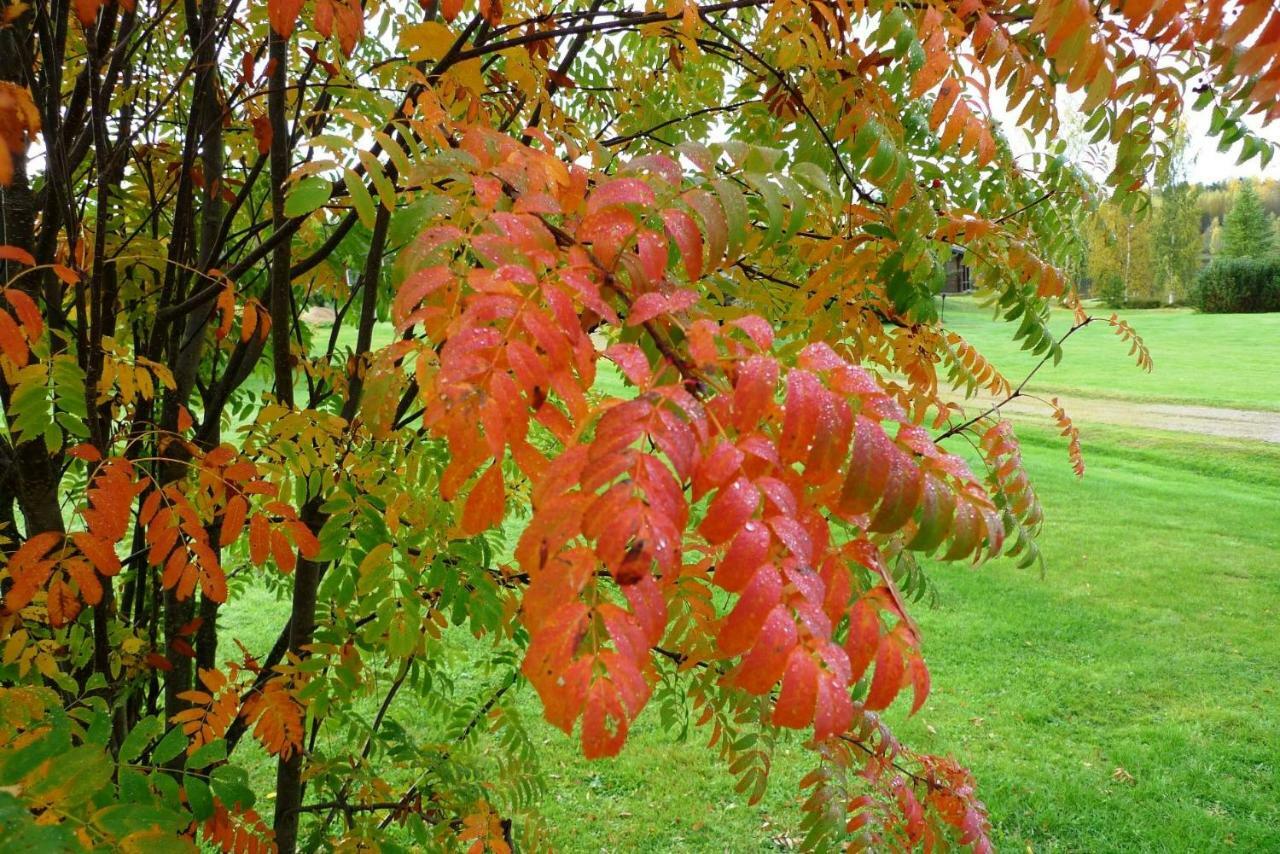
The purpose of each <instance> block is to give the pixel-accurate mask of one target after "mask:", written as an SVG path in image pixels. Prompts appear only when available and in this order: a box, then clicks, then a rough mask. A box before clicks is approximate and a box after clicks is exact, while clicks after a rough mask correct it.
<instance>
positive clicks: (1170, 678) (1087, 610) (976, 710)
mask: <svg viewBox="0 0 1280 854" xmlns="http://www.w3.org/2000/svg"><path fill="white" fill-rule="evenodd" d="M1022 433H1023V442H1024V452H1025V459H1026V462H1027V465H1028V467H1029V468H1030V469H1031V471H1032V473H1033V475H1034V476H1035V478H1036V480H1037V483H1038V485H1039V487H1040V490H1041V497H1042V500H1043V502H1044V504H1045V508H1046V512H1047V514H1048V517H1049V524H1048V527H1047V528H1046V530H1045V532H1044V534H1043V536H1042V538H1041V546H1042V548H1043V551H1044V554H1045V557H1046V559H1047V560H1048V572H1047V573H1046V575H1045V576H1044V577H1041V576H1040V574H1039V573H1037V572H1035V571H1026V570H1018V569H1015V568H1014V567H1013V566H1011V565H1010V563H1009V562H1008V561H1000V562H996V563H993V564H990V565H987V566H984V567H981V568H979V569H967V568H962V567H954V566H948V567H942V568H937V569H935V570H934V578H935V580H936V582H937V584H938V587H939V588H940V592H941V603H940V605H939V607H938V608H936V609H932V610H930V609H927V608H924V607H920V608H918V609H917V612H916V615H917V617H918V619H919V621H920V623H921V625H922V628H923V630H924V634H925V643H926V647H925V649H926V654H927V657H928V660H929V662H930V666H931V668H932V670H933V676H934V679H933V684H934V692H933V695H932V697H931V698H930V701H929V703H928V705H927V706H926V707H925V709H924V710H923V711H922V712H921V713H920V714H919V715H918V716H917V717H916V718H914V719H912V720H909V721H903V720H901V718H902V712H901V710H894V714H893V715H892V717H894V718H895V719H897V720H896V723H897V725H898V727H899V731H900V735H902V736H903V737H904V739H906V740H907V742H908V743H910V744H913V745H915V746H917V747H920V748H923V749H929V750H931V751H934V752H940V753H951V754H954V755H956V756H958V757H961V758H962V759H963V760H965V761H966V762H967V763H968V764H969V765H970V766H971V767H972V769H973V770H974V772H975V774H976V775H977V778H978V781H979V784H980V787H981V791H982V794H983V796H984V798H985V800H986V802H987V804H988V807H989V808H990V810H991V815H992V819H993V822H994V825H995V830H996V838H997V841H998V842H999V843H1001V847H1004V848H1007V849H1010V850H1013V849H1018V850H1024V849H1025V848H1026V846H1027V845H1030V846H1031V847H1032V848H1033V849H1034V850H1036V851H1044V850H1062V851H1100V850H1201V851H1203V850H1222V849H1224V848H1226V847H1230V846H1235V847H1236V848H1237V849H1238V850H1242V851H1259V850H1276V849H1277V848H1278V847H1280V767H1277V760H1278V759H1280V752H1278V751H1277V745H1280V702H1278V701H1280V697H1277V693H1276V692H1277V688H1280V634H1277V632H1276V631H1275V626H1276V621H1277V617H1278V616H1280V614H1278V613H1277V609H1278V605H1280V573H1277V572H1276V567H1275V556H1276V554H1278V553H1280V524H1276V521H1275V520H1276V507H1280V450H1276V449H1271V448H1269V447H1267V446H1259V445H1253V444H1249V443H1243V442H1238V443H1237V442H1227V441H1222V440H1210V439H1195V438H1188V437H1185V436H1174V435H1172V434H1160V433H1137V432H1130V431H1119V430H1101V429H1088V430H1086V435H1085V443H1086V448H1085V449H1086V454H1087V458H1088V462H1089V471H1088V474H1087V476H1086V477H1085V479H1084V480H1083V481H1077V480H1076V479H1075V477H1074V476H1073V475H1072V474H1071V471H1070V467H1069V466H1068V465H1067V461H1066V458H1065V450H1064V449H1063V447H1062V446H1061V440H1059V439H1058V438H1057V437H1055V436H1053V435H1052V434H1051V433H1050V432H1048V431H1047V430H1042V429H1035V428H1027V429H1024V430H1023V431H1022ZM251 595H253V596H255V597H256V599H255V602H254V607H253V608H252V609H251V610H252V613H253V617H252V624H251V625H241V626H238V627H234V628H233V627H232V626H228V628H233V630H245V629H247V630H249V633H250V634H254V632H255V630H257V633H258V634H260V635H261V637H256V636H255V637H251V638H249V640H250V641H256V643H257V644H258V645H259V646H261V645H262V644H265V643H267V642H269V640H270V638H269V634H268V633H269V628H268V626H269V625H271V624H277V625H278V623H276V622H275V621H274V620H271V621H270V622H267V621H266V620H267V618H268V615H269V614H270V612H272V611H277V612H279V611H280V610H282V606H281V605H280V604H279V603H276V602H275V601H274V599H273V598H272V597H271V595H270V594H268V593H265V592H261V593H259V592H254V593H252V594H251ZM246 610H250V609H243V608H238V609H235V611H237V612H239V613H241V614H243V613H244V612H245V611H246ZM260 620H261V621H263V622H259V621H260ZM520 702H521V704H522V705H523V706H524V707H525V708H526V709H527V712H528V714H529V716H530V717H534V716H536V715H537V705H536V703H537V701H536V698H535V697H534V695H533V693H532V691H531V690H529V689H527V688H524V689H522V692H521V694H520ZM657 718H658V716H657V710H656V709H654V708H650V709H648V710H646V712H645V714H644V715H642V716H641V719H640V720H639V722H638V725H637V727H636V729H635V731H634V732H633V736H632V738H631V740H630V742H629V743H628V745H627V749H626V750H625V751H624V753H623V755H622V756H621V757H620V758H619V759H617V760H613V761H605V762H587V761H586V760H583V759H582V758H581V757H580V756H579V755H578V751H577V744H576V742H575V741H573V740H571V739H568V738H566V737H565V736H563V735H562V734H561V733H559V732H558V731H557V730H554V729H552V728H551V727H550V726H548V725H545V724H542V723H539V724H538V727H537V732H538V737H539V738H540V739H541V740H542V741H543V743H544V744H545V755H544V762H545V768H546V770H547V771H548V772H549V774H550V775H551V784H552V785H551V789H550V795H549V797H548V798H547V801H546V803H545V805H544V811H545V813H546V816H547V818H548V819H549V824H550V826H551V827H552V828H554V831H555V835H556V838H557V841H558V843H559V847H560V848H561V850H565V851H570V852H595V851H600V850H610V851H671V850H692V851H723V850H762V849H763V850H770V849H773V848H779V847H784V846H785V844H786V842H787V838H786V832H787V830H788V829H789V828H791V827H794V823H795V822H796V820H797V816H798V792H797V789H796V781H797V780H798V779H799V777H800V776H801V775H803V774H804V773H805V772H806V771H807V770H808V768H807V766H806V765H805V764H803V763H804V761H805V756H804V751H803V750H801V749H800V747H799V746H798V745H795V744H789V745H784V746H783V747H782V749H781V750H780V751H779V755H778V757H777V760H776V764H775V779H774V783H773V785H772V786H771V788H770V791H769V794H768V796H767V797H766V799H765V802H764V803H763V804H762V805H761V806H760V807H757V808H750V807H748V806H747V805H746V803H745V799H744V798H742V797H741V796H739V795H737V794H736V793H735V792H734V791H733V788H732V780H731V778H730V777H729V776H728V775H727V774H726V773H725V772H724V771H723V769H722V768H721V767H720V766H719V764H718V762H717V760H716V759H715V758H714V757H713V756H711V755H710V754H709V753H708V752H707V751H704V750H702V749H701V747H700V736H699V734H698V733H696V732H695V733H694V737H693V738H692V739H691V740H690V741H689V742H687V743H684V744H680V743H677V742H675V741H674V740H673V739H672V738H671V737H670V736H669V735H668V734H667V733H665V732H664V731H662V729H661V727H660V725H659V723H658V720H657ZM246 746H247V747H251V748H252V747H256V746H250V745H246ZM255 776H257V777H258V778H259V782H260V783H261V784H262V785H263V786H264V788H269V787H270V780H271V771H270V770H269V768H268V767H267V766H266V765H265V764H263V765H262V766H261V767H260V771H259V773H258V774H256V775H255Z"/></svg>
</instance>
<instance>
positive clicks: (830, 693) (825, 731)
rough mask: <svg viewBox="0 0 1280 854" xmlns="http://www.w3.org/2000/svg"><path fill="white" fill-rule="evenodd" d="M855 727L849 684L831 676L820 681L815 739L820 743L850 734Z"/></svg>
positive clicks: (827, 675) (814, 719)
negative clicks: (841, 734) (846, 733)
mask: <svg viewBox="0 0 1280 854" xmlns="http://www.w3.org/2000/svg"><path fill="white" fill-rule="evenodd" d="M852 725H853V701H852V700H850V699H849V688H848V684H847V683H843V682H840V681H839V680H837V679H835V678H833V677H832V676H831V674H824V675H823V678H822V679H819V680H818V702H817V705H816V708H815V709H814V715H813V737H814V738H815V739H817V740H818V741H822V740H823V739H824V738H830V737H831V736H833V735H839V734H840V733H843V732H848V730H849V727H850V726H852Z"/></svg>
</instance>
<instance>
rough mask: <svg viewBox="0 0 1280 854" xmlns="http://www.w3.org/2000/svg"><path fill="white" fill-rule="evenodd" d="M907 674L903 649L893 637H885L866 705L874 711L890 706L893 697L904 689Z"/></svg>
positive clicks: (877, 655) (877, 658)
mask: <svg viewBox="0 0 1280 854" xmlns="http://www.w3.org/2000/svg"><path fill="white" fill-rule="evenodd" d="M905 675H906V665H905V662H904V661H903V659H902V650H900V649H899V648H898V644H897V643H895V642H894V641H893V640H892V639H891V638H885V640H884V642H883V643H881V644H880V650H879V651H878V652H877V653H876V672H875V675H874V676H872V677H871V689H870V690H869V691H868V692H867V699H866V702H865V704H864V705H866V707H867V708H868V709H870V710H871V711H873V712H878V711H880V710H881V709H885V708H888V706H889V704H890V703H892V702H893V698H894V697H896V696H898V691H900V690H902V680H903V677H904V676H905Z"/></svg>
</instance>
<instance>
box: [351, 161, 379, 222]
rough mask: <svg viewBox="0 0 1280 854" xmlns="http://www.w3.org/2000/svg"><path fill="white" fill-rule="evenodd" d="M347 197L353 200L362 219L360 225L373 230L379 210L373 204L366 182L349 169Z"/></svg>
mask: <svg viewBox="0 0 1280 854" xmlns="http://www.w3.org/2000/svg"><path fill="white" fill-rule="evenodd" d="M346 175H347V196H348V198H350V199H351V204H352V205H353V206H354V207H355V209H356V215H357V216H359V217H360V224H361V225H363V226H364V227H365V228H373V225H374V220H375V219H376V218H377V210H376V208H375V206H374V204H373V196H371V195H369V190H368V189H367V188H366V187H365V185H364V180H363V179H361V177H360V176H359V175H357V174H356V171H355V170H354V169H347V170H346Z"/></svg>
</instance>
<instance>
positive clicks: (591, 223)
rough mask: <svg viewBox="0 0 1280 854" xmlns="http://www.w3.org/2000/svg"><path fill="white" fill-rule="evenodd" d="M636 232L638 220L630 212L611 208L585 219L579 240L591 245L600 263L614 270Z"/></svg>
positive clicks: (579, 230)
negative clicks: (619, 257)
mask: <svg viewBox="0 0 1280 854" xmlns="http://www.w3.org/2000/svg"><path fill="white" fill-rule="evenodd" d="M635 230H636V218H635V216H634V215H633V214H632V213H631V212H630V211H629V210H626V209H625V208H619V207H611V208H605V209H604V210H600V211H597V212H596V213H593V214H588V215H587V216H585V217H583V218H582V222H581V223H580V224H579V225H578V239H579V240H580V241H582V242H584V243H590V244H591V248H592V250H593V251H594V252H595V254H596V257H597V258H599V260H600V263H601V264H603V265H604V266H605V268H607V269H613V266H614V264H615V263H617V260H618V256H619V255H621V254H622V250H623V249H624V248H625V247H626V245H627V242H628V241H629V240H630V239H631V235H632V234H634V233H635Z"/></svg>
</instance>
